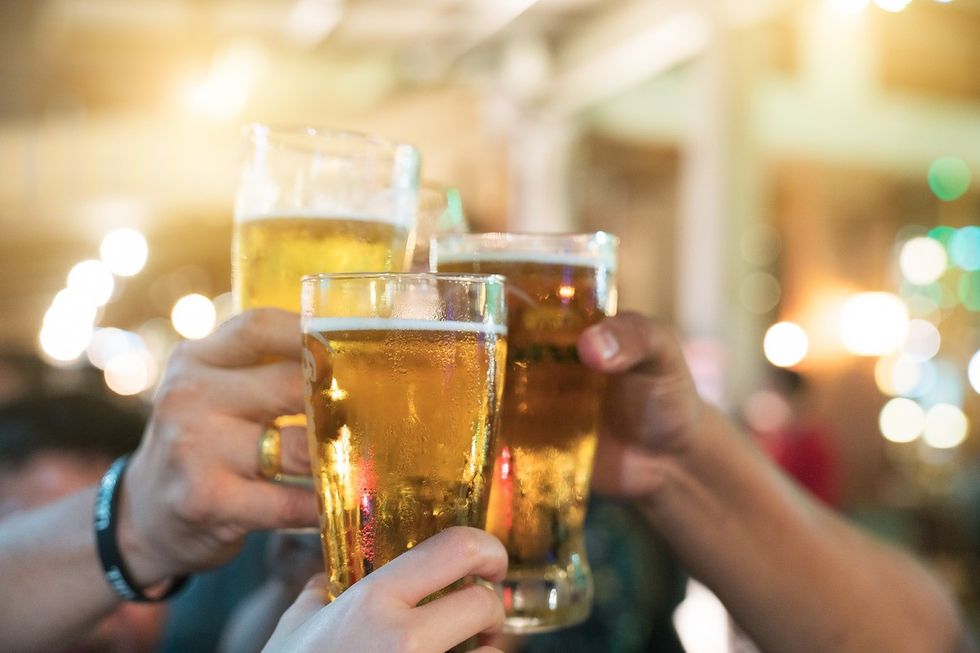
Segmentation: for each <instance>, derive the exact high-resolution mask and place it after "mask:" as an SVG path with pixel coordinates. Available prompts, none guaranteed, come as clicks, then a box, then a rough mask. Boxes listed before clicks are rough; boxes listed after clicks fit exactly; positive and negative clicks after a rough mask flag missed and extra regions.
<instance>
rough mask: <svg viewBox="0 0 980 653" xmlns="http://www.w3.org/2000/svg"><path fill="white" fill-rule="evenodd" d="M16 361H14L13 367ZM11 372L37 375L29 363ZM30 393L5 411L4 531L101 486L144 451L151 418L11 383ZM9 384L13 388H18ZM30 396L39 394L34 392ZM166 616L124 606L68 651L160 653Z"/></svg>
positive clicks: (1, 411)
mask: <svg viewBox="0 0 980 653" xmlns="http://www.w3.org/2000/svg"><path fill="white" fill-rule="evenodd" d="M6 360H9V359H6ZM17 362H18V365H17V366H13V365H11V366H10V367H9V368H8V369H16V370H20V369H24V368H27V369H29V370H34V371H36V370H38V369H40V368H41V367H43V364H42V363H41V362H40V361H35V362H36V364H32V362H31V361H30V360H29V359H28V358H22V359H19V360H18V361H17ZM10 378H17V379H18V380H20V381H21V382H22V383H23V391H20V392H18V393H17V394H16V395H15V394H11V395H8V397H9V399H8V402H7V403H6V404H5V405H2V406H0V529H3V522H2V520H3V519H4V518H5V517H8V516H10V515H13V514H16V513H17V512H20V511H26V510H31V509H34V508H38V507H40V506H43V505H46V504H48V503H51V502H53V501H56V500H58V499H61V498H62V497H65V496H68V495H70V494H72V493H74V492H77V491H78V490H80V489H82V488H85V487H89V486H91V485H92V484H94V483H97V482H98V481H99V478H100V477H101V476H102V473H103V471H105V468H106V467H107V466H108V464H109V462H110V461H112V460H113V459H114V458H116V457H117V456H120V455H122V454H124V453H128V452H130V451H132V450H134V449H135V448H136V446H137V445H138V444H139V439H140V435H141V434H142V432H143V427H144V424H145V418H144V417H143V416H142V415H141V414H139V413H138V412H137V411H134V410H127V409H124V408H122V407H121V406H120V405H119V404H117V403H115V402H113V401H110V400H109V399H108V398H107V397H105V396H103V395H101V394H95V393H92V392H88V393H74V394H70V395H57V394H55V395H50V394H47V393H46V392H45V391H44V390H43V384H42V383H41V382H40V378H39V377H38V378H32V377H30V376H23V375H16V374H15V375H12V376H11V377H10ZM13 385H14V384H10V385H8V386H7V387H12V386H13ZM28 388H29V389H31V390H32V391H30V392H29V391H28ZM165 612H166V608H165V606H163V605H140V604H136V603H123V604H120V605H119V606H118V607H117V608H116V609H115V610H114V611H113V612H112V613H111V614H109V615H108V616H106V617H105V618H103V619H102V621H101V622H100V623H98V624H97V625H96V626H94V627H93V628H92V629H91V630H90V631H89V632H88V633H86V634H84V635H83V636H81V637H80V638H79V639H78V641H75V642H73V643H72V644H70V645H69V646H67V647H65V648H64V649H63V650H64V651H66V652H70V653H143V652H149V651H153V650H156V648H157V645H158V642H159V638H160V632H161V629H162V623H163V619H164V616H165Z"/></svg>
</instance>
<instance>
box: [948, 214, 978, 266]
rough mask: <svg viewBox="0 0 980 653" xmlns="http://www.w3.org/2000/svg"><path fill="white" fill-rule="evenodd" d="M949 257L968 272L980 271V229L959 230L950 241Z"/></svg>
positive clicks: (966, 228) (965, 228)
mask: <svg viewBox="0 0 980 653" xmlns="http://www.w3.org/2000/svg"><path fill="white" fill-rule="evenodd" d="M949 257H950V258H951V259H953V263H955V264H956V265H957V266H958V267H960V268H962V269H964V270H967V271H968V272H972V271H974V270H980V227H976V226H972V225H971V226H969V227H963V228H962V229H958V230H957V231H956V233H955V234H954V235H953V237H952V238H950V241H949Z"/></svg>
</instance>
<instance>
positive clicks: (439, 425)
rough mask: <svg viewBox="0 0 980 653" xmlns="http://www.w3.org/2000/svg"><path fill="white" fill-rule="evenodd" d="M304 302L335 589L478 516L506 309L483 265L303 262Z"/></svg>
mask: <svg viewBox="0 0 980 653" xmlns="http://www.w3.org/2000/svg"><path fill="white" fill-rule="evenodd" d="M302 306H303V310H302V327H303V347H304V349H303V370H304V373H305V376H306V411H307V430H308V433H309V439H310V451H311V458H312V459H313V465H314V482H315V485H316V491H317V496H318V499H319V504H320V513H321V534H322V539H323V552H324V556H325V560H326V572H327V577H328V587H327V593H328V597H329V598H330V599H331V600H332V599H334V598H336V597H337V596H338V595H340V593H341V592H343V591H344V590H346V589H347V588H348V587H350V586H351V585H352V584H353V583H355V582H357V581H358V580H360V579H361V578H363V577H364V576H365V575H367V574H369V573H370V572H371V571H372V570H374V569H377V568H378V567H380V566H381V565H383V564H385V563H387V562H389V561H390V560H392V559H393V558H394V557H396V556H398V555H399V554H401V553H403V552H405V551H407V550H408V549H410V548H412V547H413V546H415V545H416V544H418V543H419V542H421V541H422V540H424V539H426V538H428V537H430V536H432V535H434V534H435V533H437V532H439V531H441V530H443V529H445V528H448V527H450V526H457V525H459V526H474V527H478V528H483V527H484V525H485V520H486V509H487V501H488V498H489V490H490V475H491V472H492V467H493V447H494V437H495V434H496V430H497V423H498V421H499V412H500V402H501V400H502V385H503V375H504V366H505V363H506V334H507V325H506V317H507V316H506V312H505V304H504V287H503V279H501V278H500V277H497V276H493V275H471V274H462V275H441V274H428V273H420V274H339V275H332V274H321V275H313V276H308V277H306V278H304V279H303V297H302Z"/></svg>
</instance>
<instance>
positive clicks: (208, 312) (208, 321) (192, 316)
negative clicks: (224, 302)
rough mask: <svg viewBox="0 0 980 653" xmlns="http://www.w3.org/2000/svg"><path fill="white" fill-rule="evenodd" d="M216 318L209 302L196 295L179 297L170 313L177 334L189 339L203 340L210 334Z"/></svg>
mask: <svg viewBox="0 0 980 653" xmlns="http://www.w3.org/2000/svg"><path fill="white" fill-rule="evenodd" d="M216 317H217V316H216V312H215V310H214V304H212V303H211V300H210V299H208V298H207V297H205V296H204V295H197V294H194V295H185V296H184V297H181V298H180V299H178V300H177V303H176V304H174V308H173V310H172V311H171V312H170V320H171V322H173V324H174V329H176V331H177V333H179V334H180V335H182V336H184V337H185V338H191V339H197V338H203V337H204V336H206V335H208V334H209V333H211V329H213V328H214V323H215V319H216Z"/></svg>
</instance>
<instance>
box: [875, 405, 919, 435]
mask: <svg viewBox="0 0 980 653" xmlns="http://www.w3.org/2000/svg"><path fill="white" fill-rule="evenodd" d="M925 422H926V416H925V413H923V412H922V407H921V406H919V404H917V403H915V402H914V401H912V400H911V399H905V398H903V397H898V398H896V399H891V400H889V401H888V403H886V404H885V406H884V408H882V409H881V414H880V415H879V416H878V427H879V428H880V429H881V434H882V435H883V436H885V439H886V440H889V441H891V442H912V441H913V440H915V439H916V438H918V437H919V436H920V435H921V434H922V430H923V429H924V428H925Z"/></svg>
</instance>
